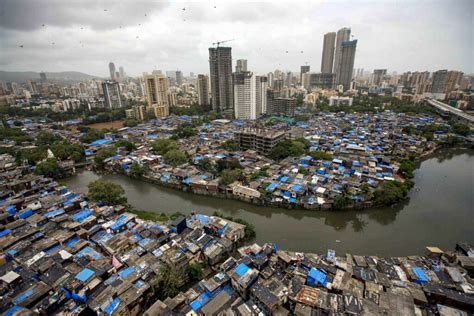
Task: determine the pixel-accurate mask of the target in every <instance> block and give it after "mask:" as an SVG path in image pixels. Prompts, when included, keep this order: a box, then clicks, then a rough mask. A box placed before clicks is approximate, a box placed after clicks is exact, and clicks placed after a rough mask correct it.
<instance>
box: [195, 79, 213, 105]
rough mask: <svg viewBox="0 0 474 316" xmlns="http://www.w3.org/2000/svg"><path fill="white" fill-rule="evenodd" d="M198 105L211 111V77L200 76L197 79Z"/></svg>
mask: <svg viewBox="0 0 474 316" xmlns="http://www.w3.org/2000/svg"><path fill="white" fill-rule="evenodd" d="M197 90H198V103H199V105H200V106H201V107H202V108H203V109H204V110H205V111H209V110H210V109H211V102H210V99H209V77H208V76H206V75H198V78H197Z"/></svg>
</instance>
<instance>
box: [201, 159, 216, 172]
mask: <svg viewBox="0 0 474 316" xmlns="http://www.w3.org/2000/svg"><path fill="white" fill-rule="evenodd" d="M198 166H199V167H201V169H202V170H204V171H206V172H210V173H215V172H216V168H215V166H214V164H213V162H212V160H211V159H209V158H207V157H206V158H203V159H202V160H200V161H199V163H198Z"/></svg>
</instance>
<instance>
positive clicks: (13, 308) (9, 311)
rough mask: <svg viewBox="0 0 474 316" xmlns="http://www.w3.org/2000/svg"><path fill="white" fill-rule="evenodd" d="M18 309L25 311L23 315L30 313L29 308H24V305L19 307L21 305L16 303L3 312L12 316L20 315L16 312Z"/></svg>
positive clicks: (7, 315) (6, 315)
mask: <svg viewBox="0 0 474 316" xmlns="http://www.w3.org/2000/svg"><path fill="white" fill-rule="evenodd" d="M20 311H24V312H25V315H27V314H29V313H30V310H29V309H26V308H24V307H21V306H18V305H15V306H13V307H12V308H10V309H9V310H7V311H6V312H5V314H3V315H4V316H14V315H22V314H20V313H18V312H20Z"/></svg>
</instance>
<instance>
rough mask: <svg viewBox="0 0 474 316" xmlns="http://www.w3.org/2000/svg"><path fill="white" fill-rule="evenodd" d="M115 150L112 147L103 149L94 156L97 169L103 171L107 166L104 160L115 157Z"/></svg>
mask: <svg viewBox="0 0 474 316" xmlns="http://www.w3.org/2000/svg"><path fill="white" fill-rule="evenodd" d="M115 153H116V152H115V150H114V149H113V148H112V147H103V148H101V149H99V150H98V151H97V152H96V153H95V156H94V162H95V165H96V166H97V168H99V169H102V168H104V166H105V162H104V160H105V159H107V158H109V157H112V156H113V155H115Z"/></svg>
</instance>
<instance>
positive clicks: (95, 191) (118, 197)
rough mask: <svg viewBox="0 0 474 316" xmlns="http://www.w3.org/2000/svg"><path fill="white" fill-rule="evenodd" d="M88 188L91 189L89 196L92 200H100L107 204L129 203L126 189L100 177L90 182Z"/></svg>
mask: <svg viewBox="0 0 474 316" xmlns="http://www.w3.org/2000/svg"><path fill="white" fill-rule="evenodd" d="M87 188H88V189H89V193H88V195H87V196H88V197H89V199H91V200H92V201H96V202H98V201H100V202H102V203H105V204H107V205H117V204H125V203H127V198H126V197H125V196H124V194H125V190H124V189H123V188H122V186H120V185H119V184H116V183H113V182H111V181H106V180H101V179H99V180H95V181H93V182H91V183H89V185H88V186H87Z"/></svg>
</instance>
